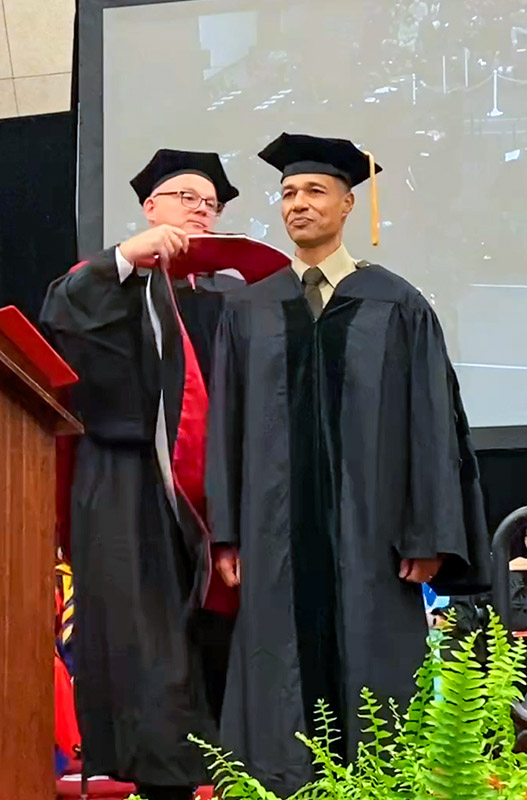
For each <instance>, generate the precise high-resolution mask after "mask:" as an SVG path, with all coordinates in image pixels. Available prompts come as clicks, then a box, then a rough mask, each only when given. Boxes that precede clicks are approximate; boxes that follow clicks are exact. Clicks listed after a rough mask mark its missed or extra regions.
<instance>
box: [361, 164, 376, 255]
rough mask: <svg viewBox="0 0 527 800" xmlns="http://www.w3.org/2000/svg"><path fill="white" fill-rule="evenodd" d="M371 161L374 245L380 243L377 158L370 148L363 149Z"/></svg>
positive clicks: (372, 234)
mask: <svg viewBox="0 0 527 800" xmlns="http://www.w3.org/2000/svg"><path fill="white" fill-rule="evenodd" d="M363 153H364V155H365V156H367V157H368V161H369V162H370V192H371V243H372V245H373V246H374V247H377V245H378V244H379V196H378V194H377V175H376V172H375V159H374V157H373V154H372V153H370V152H368V150H363Z"/></svg>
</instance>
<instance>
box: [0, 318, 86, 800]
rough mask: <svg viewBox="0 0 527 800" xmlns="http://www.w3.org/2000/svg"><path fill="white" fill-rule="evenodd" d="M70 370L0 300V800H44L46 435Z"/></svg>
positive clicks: (48, 761)
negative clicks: (0, 307) (1, 304)
mask: <svg viewBox="0 0 527 800" xmlns="http://www.w3.org/2000/svg"><path fill="white" fill-rule="evenodd" d="M76 380H77V377H76V375H75V373H73V372H72V370H70V368H69V367H68V366H67V364H65V362H63V361H62V359H60V357H59V356H58V355H57V354H56V353H55V352H54V351H53V350H52V349H51V348H50V347H49V345H47V344H46V342H45V341H44V339H42V337H41V336H40V335H39V334H38V332H37V331H36V329H35V328H33V327H32V326H31V325H30V324H29V323H28V322H27V320H25V319H24V317H23V316H22V315H21V314H20V312H18V311H17V310H16V309H15V308H13V307H12V306H11V307H9V308H7V309H0V800H52V798H53V797H54V796H55V780H54V763H53V758H54V741H55V740H54V699H53V697H54V695H53V653H54V616H53V600H54V564H55V556H54V549H55V548H54V526H55V435H56V434H59V433H61V434H77V433H82V426H81V425H80V423H79V422H78V421H77V420H76V419H75V418H74V417H72V416H71V414H69V413H68V412H67V411H66V410H65V409H64V408H63V407H62V405H61V404H60V402H59V397H60V393H61V389H62V387H64V386H67V385H68V384H69V383H74V382H75V381H76Z"/></svg>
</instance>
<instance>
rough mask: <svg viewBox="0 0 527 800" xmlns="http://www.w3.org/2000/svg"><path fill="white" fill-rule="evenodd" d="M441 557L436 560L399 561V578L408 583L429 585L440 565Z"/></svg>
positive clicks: (411, 559) (413, 559)
mask: <svg viewBox="0 0 527 800" xmlns="http://www.w3.org/2000/svg"><path fill="white" fill-rule="evenodd" d="M442 563H443V556H437V558H403V559H401V569H400V570H399V577H400V578H402V579H403V581H408V583H429V582H430V581H431V580H432V578H435V576H436V575H437V573H438V572H439V569H440V567H441V564H442Z"/></svg>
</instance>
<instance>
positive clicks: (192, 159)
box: [130, 150, 240, 205]
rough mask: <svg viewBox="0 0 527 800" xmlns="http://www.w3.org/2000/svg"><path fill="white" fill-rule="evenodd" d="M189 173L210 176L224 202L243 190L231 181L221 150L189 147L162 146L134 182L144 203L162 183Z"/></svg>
mask: <svg viewBox="0 0 527 800" xmlns="http://www.w3.org/2000/svg"><path fill="white" fill-rule="evenodd" d="M185 173H193V174H196V175H203V177H204V178H207V179H208V180H209V181H210V182H211V183H212V184H213V185H214V188H215V189H216V195H217V197H218V202H220V203H228V202H229V200H233V199H234V198H235V197H238V195H239V194H240V193H239V191H238V189H237V188H236V187H235V186H232V184H231V183H230V182H229V179H228V178H227V175H226V173H225V170H224V169H223V165H222V163H221V161H220V158H219V156H218V154H217V153H193V152H191V151H189V150H158V151H157V153H156V154H155V156H154V157H153V158H152V159H151V160H150V161H149V162H148V164H147V165H146V167H145V168H144V169H142V170H141V172H139V174H138V175H136V176H135V178H132V180H131V181H130V184H131V186H132V188H133V189H134V191H135V193H136V194H137V196H138V198H139V202H140V203H141V205H142V204H143V203H144V202H145V200H146V198H147V197H150V195H151V194H152V192H153V191H154V189H157V187H158V186H160V185H161V184H162V183H164V182H165V181H167V180H168V179H169V178H174V177H175V176H176V175H182V174H185Z"/></svg>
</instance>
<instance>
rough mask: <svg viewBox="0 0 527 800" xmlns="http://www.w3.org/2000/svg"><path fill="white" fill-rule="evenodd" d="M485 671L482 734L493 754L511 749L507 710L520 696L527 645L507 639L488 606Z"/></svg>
mask: <svg viewBox="0 0 527 800" xmlns="http://www.w3.org/2000/svg"><path fill="white" fill-rule="evenodd" d="M487 649H488V653H489V656H488V664H487V667H488V671H487V679H486V685H487V690H488V701H487V703H486V706H485V710H486V717H485V722H484V731H485V735H487V736H489V737H490V745H489V747H490V751H491V755H492V756H493V757H494V756H496V755H497V754H498V753H499V752H500V751H501V749H502V748H503V747H504V746H508V747H509V748H510V749H511V750H512V747H513V746H514V741H515V732H514V724H513V722H512V719H511V714H510V709H511V706H512V705H513V703H515V702H517V701H519V700H521V699H522V691H521V688H520V687H521V685H522V683H523V681H524V672H525V657H526V649H527V648H526V645H525V642H524V640H523V639H518V640H517V641H515V642H514V643H513V642H511V641H510V638H509V634H508V632H507V630H506V629H505V628H504V626H503V625H502V623H501V621H500V619H499V617H498V615H497V614H496V612H495V611H494V610H493V609H492V608H489V625H488V630H487Z"/></svg>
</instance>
